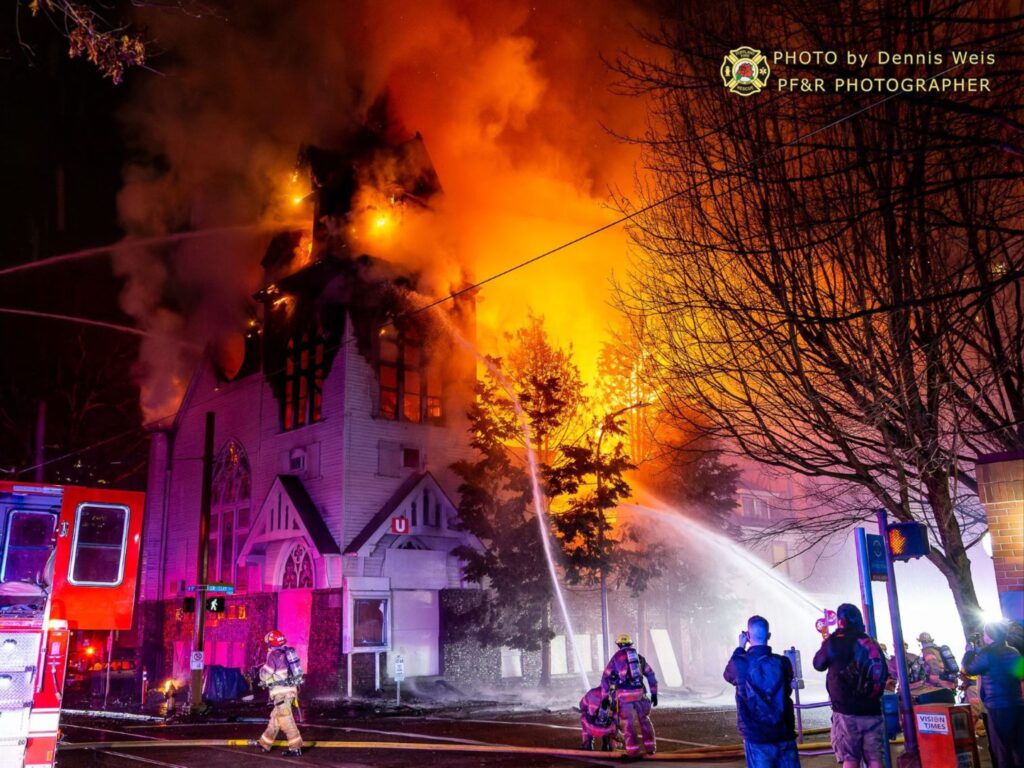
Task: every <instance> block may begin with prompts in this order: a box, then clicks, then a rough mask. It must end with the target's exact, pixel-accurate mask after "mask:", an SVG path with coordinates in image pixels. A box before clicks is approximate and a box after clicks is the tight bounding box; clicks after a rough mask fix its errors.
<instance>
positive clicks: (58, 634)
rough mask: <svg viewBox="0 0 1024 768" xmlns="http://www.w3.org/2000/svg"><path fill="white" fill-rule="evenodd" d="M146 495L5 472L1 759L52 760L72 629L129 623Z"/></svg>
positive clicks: (36, 765)
mask: <svg viewBox="0 0 1024 768" xmlns="http://www.w3.org/2000/svg"><path fill="white" fill-rule="evenodd" d="M143 499H144V496H143V494H141V493H132V492H129V491H114V490H109V489H94V488H80V487H77V486H68V485H65V486H60V485H38V484H33V483H18V482H12V481H0V537H2V538H0V766H4V768H8V766H10V768H22V767H23V768H52V766H53V764H54V756H55V754H56V750H57V732H58V724H59V722H60V709H61V699H62V696H63V691H64V677H65V671H66V669H67V660H68V647H69V645H70V643H69V638H70V633H71V632H73V631H75V630H86V629H107V630H112V629H130V628H131V624H132V611H133V609H134V606H135V584H136V580H137V577H138V568H139V547H140V544H141V540H142V512H143Z"/></svg>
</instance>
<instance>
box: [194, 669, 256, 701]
mask: <svg viewBox="0 0 1024 768" xmlns="http://www.w3.org/2000/svg"><path fill="white" fill-rule="evenodd" d="M250 693H252V691H250V690H249V682H248V681H247V680H246V679H245V676H244V675H243V674H242V670H240V669H239V668H238V667H222V666H220V665H219V664H211V665H210V666H208V667H206V670H205V671H204V672H203V700H204V701H233V700H235V699H240V698H242V697H243V696H248V695H249V694H250Z"/></svg>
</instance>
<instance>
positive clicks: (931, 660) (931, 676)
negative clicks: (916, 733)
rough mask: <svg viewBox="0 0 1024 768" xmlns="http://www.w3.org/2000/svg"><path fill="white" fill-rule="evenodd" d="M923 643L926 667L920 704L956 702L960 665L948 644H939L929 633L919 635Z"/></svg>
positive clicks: (922, 651)
mask: <svg viewBox="0 0 1024 768" xmlns="http://www.w3.org/2000/svg"><path fill="white" fill-rule="evenodd" d="M917 642H919V643H920V644H921V661H922V663H923V664H924V669H925V688H926V689H927V690H926V692H925V694H924V696H925V698H924V699H920V700H919V703H920V704H955V703H956V688H957V684H958V683H959V678H960V665H959V664H958V663H957V660H956V657H955V656H954V655H953V652H952V651H951V650H950V648H949V646H948V645H942V646H940V645H938V644H937V643H936V642H935V639H934V638H933V637H932V636H931V635H930V634H929V633H928V632H922V633H921V634H920V635H918V636H917Z"/></svg>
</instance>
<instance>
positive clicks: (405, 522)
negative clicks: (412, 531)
mask: <svg viewBox="0 0 1024 768" xmlns="http://www.w3.org/2000/svg"><path fill="white" fill-rule="evenodd" d="M391 532H392V533H408V532H409V518H407V517H406V516H405V515H398V516H397V517H392V518H391Z"/></svg>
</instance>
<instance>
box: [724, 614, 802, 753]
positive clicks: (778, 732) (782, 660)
mask: <svg viewBox="0 0 1024 768" xmlns="http://www.w3.org/2000/svg"><path fill="white" fill-rule="evenodd" d="M770 637H771V632H769V631H768V620H767V619H765V618H763V617H761V616H751V617H750V619H749V620H748V621H747V631H746V632H740V640H739V646H738V647H737V648H736V650H735V651H733V652H732V658H731V659H729V664H728V665H727V666H726V668H725V679H726V681H727V682H729V683H732V684H733V685H735V686H736V724H737V725H738V726H739V729H740V733H741V734H742V735H743V751H744V752H745V753H746V756H747V766H748V768H799V766H800V758H799V756H798V753H797V749H796V730H795V728H794V717H793V699H792V695H793V665H792V664H790V662H789V659H787V658H786V657H785V656H779V655H778V654H776V653H772V649H771V646H769V645H768V638H770ZM748 643H749V644H750V649H749V650H748V649H747V644H748Z"/></svg>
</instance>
